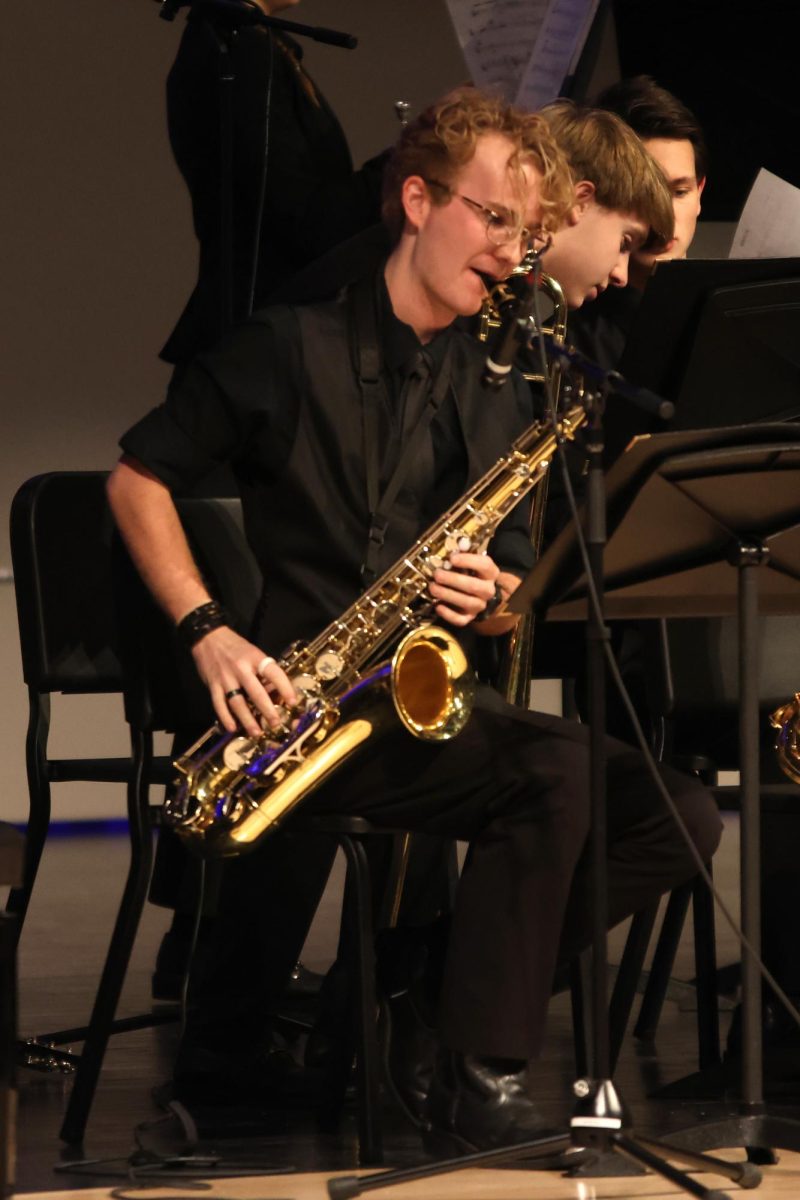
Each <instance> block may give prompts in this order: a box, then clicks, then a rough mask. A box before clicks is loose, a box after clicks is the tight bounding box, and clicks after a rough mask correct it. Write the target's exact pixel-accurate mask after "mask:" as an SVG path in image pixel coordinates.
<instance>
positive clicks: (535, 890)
mask: <svg viewBox="0 0 800 1200" xmlns="http://www.w3.org/2000/svg"><path fill="white" fill-rule="evenodd" d="M607 752H608V858H609V911H610V923H611V924H612V925H613V924H616V923H617V922H619V921H621V920H622V919H623V918H624V917H626V916H627V915H629V914H630V913H632V912H635V911H636V910H638V909H639V908H642V907H643V906H644V905H646V904H648V903H649V902H650V901H652V900H654V899H655V898H657V897H658V896H660V895H661V894H662V893H664V892H666V891H669V890H670V889H671V888H673V887H674V886H676V885H677V884H680V883H684V882H685V881H686V880H688V879H689V878H691V876H692V875H693V874H694V871H695V865H694V861H693V859H692V857H691V854H690V851H689V849H688V847H687V846H686V844H685V842H684V840H683V837H682V835H681V833H680V831H679V830H678V829H677V827H676V826H675V824H674V822H673V820H672V817H671V816H670V814H669V812H668V810H667V808H666V805H665V804H664V801H663V799H662V798H661V796H660V794H659V792H658V790H657V789H656V787H655V785H654V783H653V781H652V779H651V778H650V776H649V773H648V771H647V768H646V766H645V763H644V761H643V759H642V758H641V755H640V754H639V753H638V752H637V751H636V750H633V749H632V748H631V747H629V746H626V745H624V744H622V743H621V742H616V741H614V740H612V739H609V741H608V746H607ZM661 773H662V777H663V779H664V781H665V782H666V784H667V787H668V789H669V792H670V794H671V795H672V797H673V800H674V802H675V804H676V805H677V807H678V810H679V812H680V814H681V816H682V818H683V821H684V823H685V824H686V826H687V827H688V829H689V831H690V834H691V837H692V839H693V841H694V844H695V846H696V847H697V849H698V851H699V853H700V855H701V856H702V858H703V859H704V860H707V859H709V858H710V857H711V855H712V854H713V853H714V851H715V849H716V847H717V844H718V842H719V837H720V833H721V822H720V819H719V816H718V813H717V809H716V805H715V804H714V801H713V798H712V797H711V795H710V794H709V793H708V792H707V791H706V790H705V789H704V788H703V787H702V786H701V785H700V784H699V783H698V782H697V781H696V780H694V779H692V778H690V777H687V776H683V775H680V774H679V773H677V772H675V771H673V770H670V769H667V768H664V769H662V772H661ZM588 780H589V753H588V730H587V728H586V727H585V726H581V725H577V724H574V723H572V722H568V721H564V720H562V719H560V718H558V717H552V716H547V715H544V714H541V713H533V712H524V711H522V710H520V709H519V708H516V707H514V706H512V705H510V704H507V703H506V702H505V701H503V700H502V699H501V698H500V697H499V696H498V695H497V693H495V692H493V691H492V690H491V689H489V688H481V689H479V693H478V699H477V702H476V706H475V711H474V712H473V715H472V718H471V719H470V721H469V723H468V725H467V727H466V729H465V730H464V731H463V732H462V733H461V734H460V735H459V736H458V737H456V738H454V739H453V740H451V741H449V742H445V743H439V744H430V743H425V742H421V741H419V740H418V739H415V738H413V737H412V736H411V735H410V734H408V733H407V732H406V731H405V730H403V729H402V728H400V727H399V726H398V728H397V729H396V730H392V731H391V732H390V733H388V734H387V735H385V736H384V737H383V738H382V739H380V740H376V741H374V742H368V743H367V744H366V746H365V747H363V748H362V749H361V751H359V753H358V755H357V757H355V758H354V759H353V760H351V761H350V762H349V763H347V764H345V765H344V766H343V767H342V768H341V769H340V770H339V771H338V772H337V773H336V774H335V775H334V777H333V778H332V780H331V781H330V782H328V783H327V784H326V785H324V787H322V788H321V789H320V790H319V792H317V793H315V794H314V795H313V796H311V797H309V799H308V800H307V801H306V805H307V806H308V807H313V809H314V810H315V811H325V810H326V809H330V810H335V811H339V812H342V811H346V812H352V813H357V814H361V815H363V816H365V817H367V818H368V819H369V820H370V821H372V822H374V823H375V824H377V825H385V826H386V827H387V829H409V830H420V831H423V832H428V833H433V834H439V835H443V836H446V837H450V838H458V839H461V840H465V841H469V842H470V843H471V853H470V856H469V864H468V866H467V868H466V869H465V871H464V872H463V875H462V878H461V880H460V882H459V887H458V893H457V897H456V906H455V912H454V915H453V925H452V933H451V938H450V945H449V949H448V956H447V963H446V967H445V978H444V987H443V994H442V1001H441V1011H440V1016H439V1031H440V1035H441V1038H442V1040H443V1042H444V1043H445V1044H446V1045H448V1046H450V1047H451V1048H452V1049H455V1050H459V1051H462V1052H464V1053H473V1054H483V1055H498V1056H504V1057H510V1058H534V1057H536V1056H537V1055H538V1054H539V1052H540V1049H541V1045H542V1041H543V1038H544V1032H545V1020H546V1013H547V1006H548V1002H549V999H550V994H551V989H552V982H553V977H554V974H555V971H556V968H557V967H558V966H559V965H560V964H562V963H565V962H568V961H569V960H570V959H571V958H573V957H574V956H575V955H576V954H577V953H578V952H579V951H580V950H581V949H583V948H584V947H585V946H586V945H588V944H589V941H590V940H591V894H590V878H589V863H588V852H587V842H588V835H589V825H590V812H589V782H588ZM308 855H310V857H311V858H312V859H313V858H315V857H316V851H315V849H314V846H313V839H310V838H308V837H304V836H302V835H293V834H291V832H285V833H280V832H279V833H277V834H276V835H275V836H274V837H271V838H267V839H266V840H265V842H264V843H263V845H262V846H260V847H259V848H258V849H257V850H255V851H254V852H252V853H251V854H249V855H246V856H243V857H242V858H241V859H236V860H233V861H232V862H231V863H229V864H228V867H227V871H226V878H225V879H224V881H223V885H222V894H221V904H220V913H219V917H218V921H217V935H216V939H215V950H214V954H213V957H212V961H211V963H210V967H209V970H208V972H207V973H206V975H205V976H204V978H202V979H201V980H200V981H199V984H198V988H197V990H196V993H195V1001H196V1004H197V1006H198V1007H197V1016H196V1018H195V1021H194V1022H193V1027H194V1028H193V1029H192V1028H191V1027H190V1037H192V1036H198V1035H199V1037H200V1038H201V1039H202V1040H205V1039H211V1040H213V1041H214V1042H216V1044H217V1045H219V1044H220V1043H222V1042H223V1041H224V1039H225V1036H226V1033H225V1031H226V1029H227V1035H228V1036H229V1037H230V1036H231V1034H232V1033H233V1036H234V1037H236V1036H237V1035H244V1036H246V1037H251V1036H256V1035H257V1030H256V1029H255V1027H249V1026H250V1023H251V1022H253V1021H256V1020H257V1019H258V1014H259V1013H260V1014H261V1015H262V1019H263V1013H264V1012H265V1011H268V1010H269V1008H270V1007H272V1006H274V1004H275V1002H276V1000H277V998H278V996H279V994H280V990H281V988H282V987H283V986H284V984H285V981H286V979H287V978H288V973H289V971H290V970H291V967H292V966H293V965H294V962H295V960H296V958H297V956H298V954H299V952H300V949H301V947H302V942H303V939H304V937H305V933H306V931H307V929H308V925H309V924H310V922H311V919H312V917H313V914H314V911H315V909H316V906H317V902H318V899H319V891H317V892H316V893H315V894H313V895H312V894H310V892H311V888H310V885H311V884H312V880H313V878H314V877H315V875H316V877H318V878H319V877H321V874H322V872H320V871H319V870H317V871H316V872H315V871H314V870H311V871H308V870H306V871H305V872H303V870H302V864H303V862H304V861H306V866H308V862H307V856H308ZM278 877H280V879H281V881H282V882H283V885H284V887H285V895H284V897H283V899H282V902H281V903H280V904H279V905H277V906H276V905H275V902H274V896H275V891H276V889H275V883H276V879H277V878H278ZM322 885H323V884H322V882H320V884H319V886H320V888H321V886H322ZM267 891H268V892H269V895H270V896H271V897H272V898H273V900H272V904H271V905H270V908H269V910H267V909H266V908H265V907H264V902H263V896H264V895H265V894H266V893H267ZM287 931H290V932H291V934H292V936H293V937H294V938H295V941H294V943H293V944H292V945H291V947H289V942H290V941H291V938H289V937H287ZM276 947H280V949H281V956H280V957H279V958H276V955H275V948H276Z"/></svg>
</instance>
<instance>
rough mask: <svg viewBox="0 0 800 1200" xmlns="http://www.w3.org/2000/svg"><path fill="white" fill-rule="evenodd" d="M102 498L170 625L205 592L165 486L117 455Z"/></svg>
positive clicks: (200, 601)
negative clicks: (117, 460)
mask: <svg viewBox="0 0 800 1200" xmlns="http://www.w3.org/2000/svg"><path fill="white" fill-rule="evenodd" d="M107 492H108V502H109V505H110V507H111V511H112V513H113V515H114V520H115V521H116V523H117V526H118V528H119V531H120V534H121V535H122V538H123V541H124V542H125V545H126V546H127V548H128V552H129V553H130V556H131V558H132V559H133V561H134V564H135V565H136V568H137V570H138V571H139V574H140V575H141V576H142V579H143V580H144V582H145V583H146V584H147V587H148V588H149V589H150V591H151V592H152V594H153V596H154V597H155V599H156V601H157V602H158V604H159V605H160V606H161V608H163V610H164V611H165V612H166V614H167V616H169V617H170V618H171V619H172V620H173V621H174V622H175V623H176V624H177V623H178V621H180V620H181V619H182V618H183V617H185V616H186V614H187V613H189V612H191V611H192V609H194V608H197V607H198V605H200V604H205V603H206V602H207V601H208V600H209V599H210V598H211V597H210V596H209V593H208V589H207V588H206V586H205V584H204V583H203V580H202V578H201V576H200V572H199V570H198V568H197V564H196V563H195V561H194V558H193V557H192V553H191V550H190V549H189V544H188V542H187V540H186V535H185V533H184V532H183V527H182V525H181V522H180V518H179V517H178V513H177V510H176V508H175V505H174V503H173V500H172V496H171V495H170V492H169V489H168V488H167V487H165V485H164V484H163V483H161V481H160V480H159V479H157V478H156V477H155V475H153V474H152V473H151V472H150V471H148V470H147V468H146V467H143V466H142V465H141V463H138V462H137V461H136V460H135V459H132V458H127V457H123V458H122V459H121V460H120V462H119V463H118V464H117V466H116V467H115V468H114V470H113V472H112V473H111V476H110V477H109V480H108V487H107Z"/></svg>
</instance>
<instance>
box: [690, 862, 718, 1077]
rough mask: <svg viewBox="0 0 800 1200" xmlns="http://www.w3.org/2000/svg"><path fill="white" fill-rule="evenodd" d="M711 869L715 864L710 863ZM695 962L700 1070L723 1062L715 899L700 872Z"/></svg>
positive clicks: (694, 893)
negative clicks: (718, 993)
mask: <svg viewBox="0 0 800 1200" xmlns="http://www.w3.org/2000/svg"><path fill="white" fill-rule="evenodd" d="M706 869H707V870H708V871H709V873H710V872H711V869H712V868H711V863H706ZM692 916H693V920H694V964H695V975H696V983H697V1049H698V1061H699V1064H700V1070H701V1071H702V1070H704V1069H705V1068H706V1067H715V1066H718V1065H719V1063H720V1062H721V1061H722V1058H721V1055H720V1044H719V997H718V995H717V983H718V980H717V943H716V930H715V924H714V898H713V896H712V895H711V893H710V891H709V890H708V888H707V887H706V885H705V883H704V881H703V880H702V879H701V878H700V876H699V875H698V876H697V878H696V879H695V881H694V886H693V888H692Z"/></svg>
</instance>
